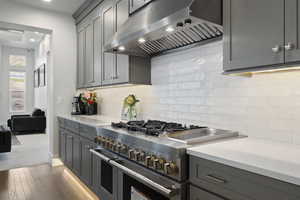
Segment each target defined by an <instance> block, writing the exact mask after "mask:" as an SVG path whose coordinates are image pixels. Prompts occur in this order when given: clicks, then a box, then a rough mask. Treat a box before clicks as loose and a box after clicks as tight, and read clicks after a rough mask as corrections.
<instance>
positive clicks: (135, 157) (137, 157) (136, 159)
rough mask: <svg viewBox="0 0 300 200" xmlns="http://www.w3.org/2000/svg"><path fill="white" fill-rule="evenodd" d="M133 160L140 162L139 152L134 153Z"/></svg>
mask: <svg viewBox="0 0 300 200" xmlns="http://www.w3.org/2000/svg"><path fill="white" fill-rule="evenodd" d="M133 154H134V158H133V159H134V160H135V161H140V158H141V153H140V152H139V151H134V153H133Z"/></svg>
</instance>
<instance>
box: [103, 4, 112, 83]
mask: <svg viewBox="0 0 300 200" xmlns="http://www.w3.org/2000/svg"><path fill="white" fill-rule="evenodd" d="M107 3H109V4H108V5H107V6H106V7H105V8H104V9H103V16H102V18H103V41H102V44H103V46H104V45H105V43H106V42H108V41H109V39H110V38H111V37H112V36H113V34H114V32H115V30H114V24H115V23H114V8H113V2H110V1H107ZM114 67H115V54H113V53H104V52H103V75H102V84H103V85H108V84H111V83H112V79H113V77H114Z"/></svg>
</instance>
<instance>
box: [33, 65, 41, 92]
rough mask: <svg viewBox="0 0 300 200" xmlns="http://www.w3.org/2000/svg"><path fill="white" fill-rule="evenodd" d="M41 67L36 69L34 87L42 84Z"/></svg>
mask: <svg viewBox="0 0 300 200" xmlns="http://www.w3.org/2000/svg"><path fill="white" fill-rule="evenodd" d="M39 71H40V70H39V69H37V70H34V87H35V88H38V87H39V84H40V76H39Z"/></svg>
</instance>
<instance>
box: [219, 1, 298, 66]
mask: <svg viewBox="0 0 300 200" xmlns="http://www.w3.org/2000/svg"><path fill="white" fill-rule="evenodd" d="M299 11H300V4H299V1H298V0H251V1H248V0H224V12H223V13H224V48H223V50H224V61H223V62H224V71H225V72H230V71H232V72H243V71H256V70H264V69H273V68H282V67H287V66H297V65H299V63H300V40H299V38H300V15H299Z"/></svg>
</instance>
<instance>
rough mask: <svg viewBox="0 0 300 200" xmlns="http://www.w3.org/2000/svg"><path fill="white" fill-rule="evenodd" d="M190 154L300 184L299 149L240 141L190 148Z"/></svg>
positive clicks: (285, 145)
mask: <svg viewBox="0 0 300 200" xmlns="http://www.w3.org/2000/svg"><path fill="white" fill-rule="evenodd" d="M187 153H188V154H190V155H193V156H196V157H199V158H203V159H207V160H211V161H215V162H218V163H221V164H225V165H228V166H231V167H235V168H239V169H243V170H246V171H250V172H253V173H256V174H260V175H264V176H268V177H271V178H275V179H278V180H281V181H285V182H288V183H292V184H296V185H300V146H297V145H293V144H288V143H280V142H271V141H268V140H262V139H253V138H240V139H232V140H227V141H221V142H215V143H210V144H204V145H199V146H196V147H192V148H188V149H187Z"/></svg>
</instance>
